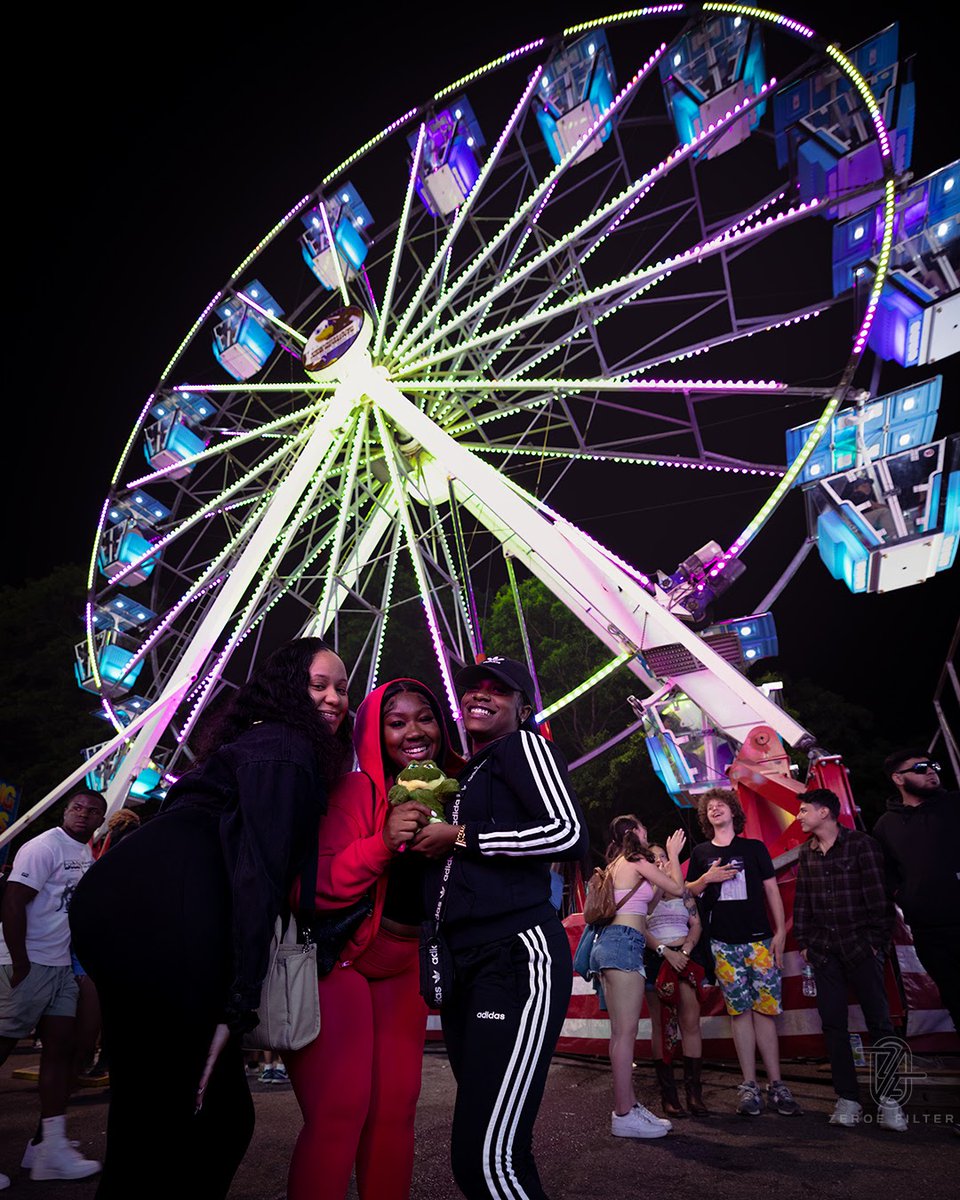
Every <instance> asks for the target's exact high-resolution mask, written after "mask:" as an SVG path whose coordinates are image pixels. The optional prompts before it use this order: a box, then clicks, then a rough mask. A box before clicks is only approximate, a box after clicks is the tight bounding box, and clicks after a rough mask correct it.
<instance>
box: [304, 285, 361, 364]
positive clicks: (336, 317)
mask: <svg viewBox="0 0 960 1200" xmlns="http://www.w3.org/2000/svg"><path fill="white" fill-rule="evenodd" d="M372 336H373V322H372V321H371V320H370V317H369V315H368V314H367V313H365V312H364V311H363V309H362V308H360V307H359V306H358V305H356V304H349V305H347V306H346V307H345V308H338V309H335V310H334V311H333V312H332V313H330V315H329V316H327V317H325V318H324V319H323V320H322V321H321V322H320V324H319V325H318V326H317V327H316V328H315V329H314V331H313V333H311V334H310V336H309V338H307V344H306V345H305V346H304V348H303V369H304V371H305V372H306V374H307V375H308V376H309V377H310V378H311V379H313V380H314V381H315V382H316V383H330V382H331V381H333V380H338V379H343V378H344V376H345V375H346V374H347V373H348V372H349V371H350V370H351V368H354V367H356V366H358V365H359V364H360V363H361V362H363V361H366V360H367V347H368V346H369V345H370V339H371V338H372Z"/></svg>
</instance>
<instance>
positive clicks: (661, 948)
mask: <svg viewBox="0 0 960 1200" xmlns="http://www.w3.org/2000/svg"><path fill="white" fill-rule="evenodd" d="M666 949H667V947H666V946H665V945H664V944H663V942H661V943H660V945H659V946H658V947H657V953H658V954H659V955H660V957H661V958H663V955H664V952H665V951H666Z"/></svg>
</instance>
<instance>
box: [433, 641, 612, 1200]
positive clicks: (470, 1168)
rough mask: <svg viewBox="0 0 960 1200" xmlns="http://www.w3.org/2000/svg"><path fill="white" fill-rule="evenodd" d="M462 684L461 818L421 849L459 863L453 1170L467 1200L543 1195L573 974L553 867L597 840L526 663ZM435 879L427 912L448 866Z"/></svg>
mask: <svg viewBox="0 0 960 1200" xmlns="http://www.w3.org/2000/svg"><path fill="white" fill-rule="evenodd" d="M456 682H457V686H458V688H459V689H460V690H461V710H462V713H463V723H464V727H465V729H466V731H467V734H468V736H469V738H470V749H471V752H472V757H471V758H470V759H469V761H468V762H467V764H466V766H465V767H464V769H463V771H462V772H461V773H460V775H459V780H460V792H459V796H456V797H453V799H452V801H451V804H450V805H449V806H448V812H447V818H448V820H449V821H451V824H449V825H428V826H426V827H425V828H423V829H421V830H420V832H419V833H418V834H417V836H416V838H415V839H414V841H413V842H412V843H411V847H412V848H413V849H415V850H420V851H421V852H423V853H425V854H427V855H428V856H429V857H432V858H437V859H440V860H441V864H445V863H446V861H447V860H448V858H450V856H451V855H452V867H451V870H450V873H449V878H448V881H447V885H446V888H445V892H444V900H443V910H442V932H443V936H444V939H445V941H446V942H447V944H448V946H449V947H450V950H451V952H452V956H453V960H454V968H455V972H454V973H455V980H454V987H453V992H452V995H451V997H450V1000H449V1002H446V1001H445V1002H444V1006H443V1009H442V1012H441V1017H442V1022H443V1036H444V1040H445V1042H446V1046H447V1052H448V1054H449V1057H450V1065H451V1067H452V1068H453V1073H454V1076H455V1078H456V1080H457V1100H456V1105H455V1108H454V1114H453V1131H452V1147H451V1158H452V1164H453V1173H454V1178H455V1179H456V1181H457V1184H458V1186H459V1188H460V1190H461V1191H462V1192H463V1194H464V1195H465V1196H467V1197H469V1198H471V1200H473V1198H474V1197H475V1198H477V1200H481V1198H486V1197H496V1198H497V1200H541V1198H545V1196H546V1193H545V1192H544V1190H543V1188H542V1187H541V1184H540V1179H539V1176H538V1174H537V1168H536V1164H535V1162H534V1160H533V1151H532V1142H533V1126H534V1121H535V1120H536V1116H537V1111H538V1109H539V1107H540V1100H541V1097H542V1096H543V1089H544V1086H545V1085H546V1081H547V1071H548V1069H549V1066H550V1059H551V1056H552V1055H553V1051H554V1048H555V1047H556V1044H557V1039H558V1037H559V1036H560V1030H561V1028H562V1026H563V1021H564V1017H565V1016H566V1012H567V1004H568V1002H569V999H570V991H571V986H572V980H573V970H572V960H571V954H570V945H569V942H568V940H567V935H566V932H565V930H564V928H563V926H562V925H561V923H560V919H559V916H558V915H557V910H556V908H555V907H554V906H553V904H552V903H551V900H550V863H551V862H556V861H558V860H565V859H573V860H578V861H579V860H582V859H583V858H584V857H585V855H586V853H587V849H588V844H589V837H588V833H587V828H586V822H585V821H584V818H583V813H582V812H581V809H580V805H579V804H578V802H577V799H576V797H575V796H574V794H573V792H572V790H571V788H570V783H569V779H568V777H567V769H566V765H565V763H564V761H563V758H562V756H561V755H560V753H559V752H558V751H557V749H556V748H555V747H554V746H553V744H552V743H551V742H549V741H547V740H546V739H545V738H543V737H541V736H540V735H539V734H538V733H536V732H533V731H532V730H533V729H535V726H534V725H533V723H532V721H531V715H532V711H533V710H532V706H531V700H532V697H533V694H534V689H533V681H532V679H531V677H530V674H529V672H528V671H527V669H526V668H525V667H524V666H523V664H522V663H519V662H515V661H513V660H512V659H505V658H499V657H493V658H488V659H486V661H485V662H483V663H482V664H480V665H479V666H471V667H467V668H465V669H464V670H463V671H461V672H460V674H459V675H458V676H457V680H456ZM431 875H432V879H433V887H432V888H429V887H428V898H427V911H428V912H429V913H433V912H434V911H435V908H436V902H437V897H438V896H439V893H440V887H441V881H442V877H443V869H442V866H441V867H440V868H439V869H436V870H435V871H433V872H431Z"/></svg>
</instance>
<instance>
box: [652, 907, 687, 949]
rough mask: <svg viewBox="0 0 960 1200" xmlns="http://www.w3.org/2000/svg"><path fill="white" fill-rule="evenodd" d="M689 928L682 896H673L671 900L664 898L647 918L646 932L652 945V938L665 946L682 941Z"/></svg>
mask: <svg viewBox="0 0 960 1200" xmlns="http://www.w3.org/2000/svg"><path fill="white" fill-rule="evenodd" d="M689 928H690V921H689V914H688V913H687V906H686V905H685V904H684V902H683V897H682V896H675V897H673V898H671V899H668V898H667V897H666V896H664V897H663V899H662V900H660V901H659V902H658V904H657V907H656V908H655V909H654V910H653V912H652V913H651V914H650V915H649V916H648V917H647V931H648V932H649V934H650V941H651V943H652V944H656V943H654V942H653V939H654V938H656V939H657V941H658V942H665V943H666V944H667V945H669V944H670V943H671V942H677V941H682V940H683V939H684V938H685V937H686V936H687V931H688V930H689Z"/></svg>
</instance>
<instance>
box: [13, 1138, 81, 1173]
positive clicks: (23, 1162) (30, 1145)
mask: <svg viewBox="0 0 960 1200" xmlns="http://www.w3.org/2000/svg"><path fill="white" fill-rule="evenodd" d="M42 1145H43V1143H42V1142H27V1148H26V1150H24V1152H23V1158H21V1159H20V1166H21V1167H23V1169H24V1170H25V1171H29V1170H30V1168H31V1167H32V1166H33V1164H34V1163H35V1162H36V1161H37V1155H38V1154H39V1152H40V1147H41V1146H42ZM67 1145H68V1146H73V1147H74V1149H76V1147H77V1146H79V1145H80V1143H79V1142H67Z"/></svg>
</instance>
